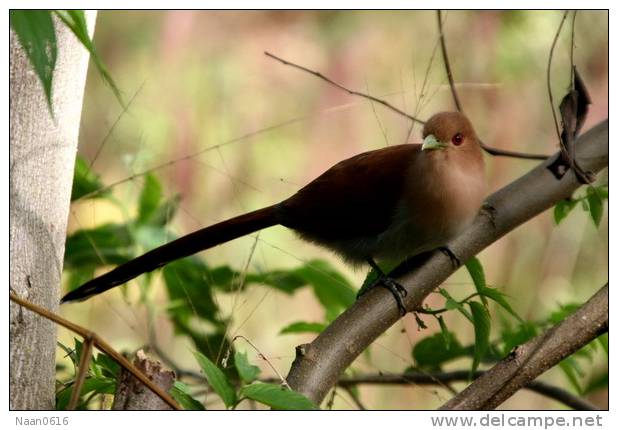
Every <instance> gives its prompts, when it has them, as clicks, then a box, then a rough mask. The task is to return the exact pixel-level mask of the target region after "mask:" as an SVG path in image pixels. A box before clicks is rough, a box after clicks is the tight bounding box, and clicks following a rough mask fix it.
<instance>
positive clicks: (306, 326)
mask: <svg viewBox="0 0 618 430" xmlns="http://www.w3.org/2000/svg"><path fill="white" fill-rule="evenodd" d="M325 328H326V324H322V323H317V322H313V323H312V322H306V321H297V322H293V323H291V324H289V325H287V326H286V327H284V328H282V329H281V331H280V332H279V334H290V333H322V331H324V329H325Z"/></svg>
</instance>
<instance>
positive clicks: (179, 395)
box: [169, 381, 206, 411]
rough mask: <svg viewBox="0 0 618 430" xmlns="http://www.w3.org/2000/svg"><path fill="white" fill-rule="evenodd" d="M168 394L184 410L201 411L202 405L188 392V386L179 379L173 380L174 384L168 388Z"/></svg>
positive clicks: (203, 408)
mask: <svg viewBox="0 0 618 430" xmlns="http://www.w3.org/2000/svg"><path fill="white" fill-rule="evenodd" d="M169 394H170V396H172V398H173V399H174V400H176V401H177V402H178V404H179V405H180V406H181V407H182V408H183V409H184V410H186V411H203V410H205V409H206V408H205V407H204V405H203V404H202V403H201V402H200V401H198V400H196V399H194V398H193V396H191V394H190V393H189V387H187V385H186V384H184V383H182V382H180V381H174V385H173V386H172V388H170V390H169Z"/></svg>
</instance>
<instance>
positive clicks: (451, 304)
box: [438, 288, 472, 322]
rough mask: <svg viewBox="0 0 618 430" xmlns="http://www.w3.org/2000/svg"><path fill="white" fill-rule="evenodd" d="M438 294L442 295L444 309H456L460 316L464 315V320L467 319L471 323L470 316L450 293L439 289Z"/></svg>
mask: <svg viewBox="0 0 618 430" xmlns="http://www.w3.org/2000/svg"><path fill="white" fill-rule="evenodd" d="M438 292H439V293H440V294H442V296H444V298H446V302H445V304H444V306H445V307H446V309H457V310H458V311H459V312H461V314H462V315H464V316H465V317H466V318H468V320H470V322H472V314H471V313H470V312H469V311H468V310H467V309H466V308H465V307H464V305H463V304H461V303H459V302H458V301H457V300H455V299H454V298H453V297H452V296H451V295H450V293H449V292H448V291H446V290H445V289H444V288H439V289H438Z"/></svg>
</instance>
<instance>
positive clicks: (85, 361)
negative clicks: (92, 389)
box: [67, 337, 93, 411]
mask: <svg viewBox="0 0 618 430" xmlns="http://www.w3.org/2000/svg"><path fill="white" fill-rule="evenodd" d="M92 346H93V340H92V337H84V343H82V356H81V357H80V359H79V365H78V367H77V376H76V377H75V382H74V383H73V391H71V400H69V406H68V407H67V409H68V410H69V411H74V410H75V408H76V407H77V403H78V402H79V396H80V394H81V392H82V386H83V385H84V381H85V380H86V375H87V374H88V369H89V368H90V359H91V358H92Z"/></svg>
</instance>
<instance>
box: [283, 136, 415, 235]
mask: <svg viewBox="0 0 618 430" xmlns="http://www.w3.org/2000/svg"><path fill="white" fill-rule="evenodd" d="M419 151H420V145H412V144H406V145H397V146H390V147H387V148H383V149H379V150H375V151H370V152H365V153H362V154H359V155H356V156H354V157H352V158H349V159H347V160H344V161H341V162H340V163H338V164H336V165H334V166H333V167H331V168H330V169H329V170H327V171H326V172H324V173H323V174H322V175H320V176H319V177H318V178H316V179H315V180H313V181H312V182H311V183H309V184H308V185H307V186H305V187H304V188H302V189H301V190H299V191H298V192H297V193H296V194H295V195H293V196H292V197H290V198H289V199H287V200H285V201H283V202H282V203H281V204H280V205H279V208H278V217H279V222H280V223H281V224H282V225H284V226H286V227H289V228H292V229H294V230H297V231H299V232H300V233H305V234H310V235H317V236H319V237H321V238H324V239H344V238H349V237H358V236H366V235H375V234H379V233H381V232H383V231H384V230H385V229H386V228H387V227H388V226H389V224H390V222H391V220H392V217H393V215H394V212H395V210H396V207H397V204H398V202H399V200H400V198H401V193H402V187H403V185H404V183H405V180H406V178H407V175H408V171H409V169H410V167H411V166H412V163H413V160H414V157H415V156H416V155H417V154H418V152H419Z"/></svg>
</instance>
